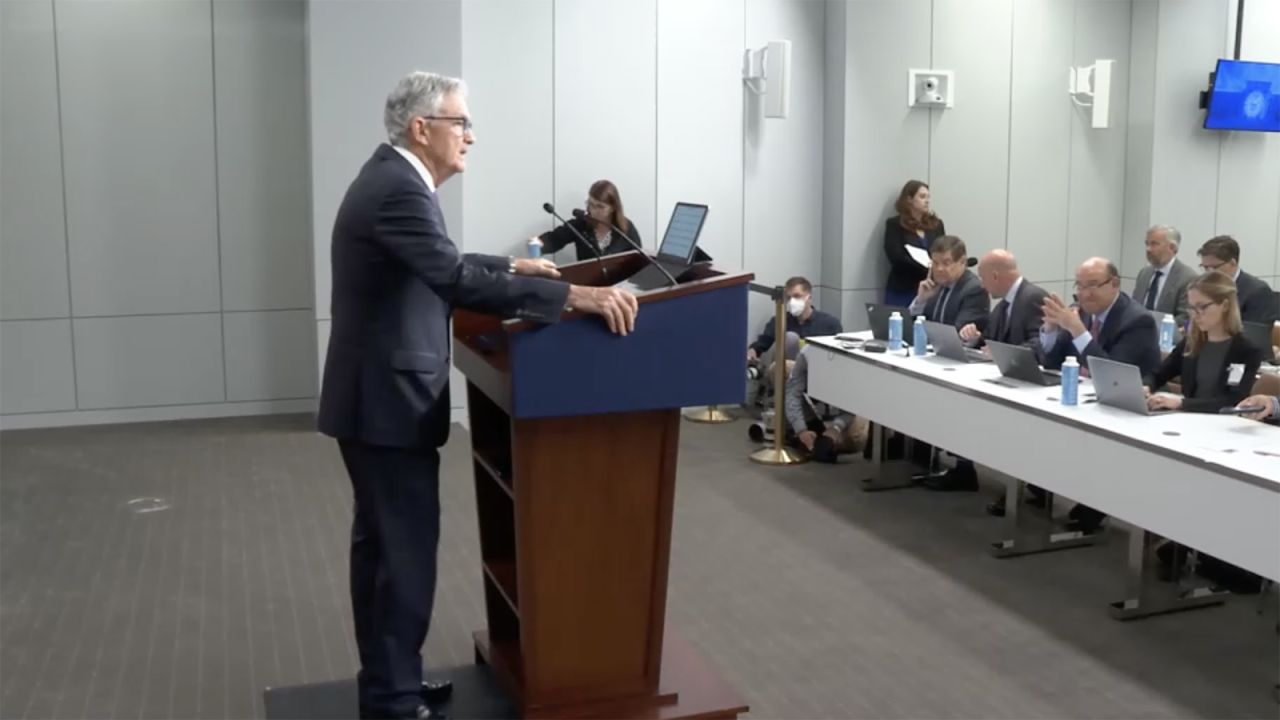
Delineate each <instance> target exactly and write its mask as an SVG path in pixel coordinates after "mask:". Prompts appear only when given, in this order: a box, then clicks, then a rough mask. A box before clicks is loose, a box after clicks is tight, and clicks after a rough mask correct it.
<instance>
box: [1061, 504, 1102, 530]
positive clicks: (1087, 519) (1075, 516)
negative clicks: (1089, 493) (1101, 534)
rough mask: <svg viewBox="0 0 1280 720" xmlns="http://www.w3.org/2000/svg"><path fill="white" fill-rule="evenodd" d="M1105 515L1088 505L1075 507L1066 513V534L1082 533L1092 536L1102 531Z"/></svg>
mask: <svg viewBox="0 0 1280 720" xmlns="http://www.w3.org/2000/svg"><path fill="white" fill-rule="evenodd" d="M1106 517H1107V516H1106V515H1105V514H1103V513H1101V512H1099V511H1097V510H1094V509H1093V508H1091V507H1089V506H1088V505H1076V506H1075V507H1073V508H1071V512H1069V513H1067V523H1066V525H1065V527H1066V529H1067V531H1068V532H1082V533H1084V534H1086V535H1092V534H1094V533H1096V532H1098V531H1099V530H1101V529H1102V521H1103V520H1105V519H1106Z"/></svg>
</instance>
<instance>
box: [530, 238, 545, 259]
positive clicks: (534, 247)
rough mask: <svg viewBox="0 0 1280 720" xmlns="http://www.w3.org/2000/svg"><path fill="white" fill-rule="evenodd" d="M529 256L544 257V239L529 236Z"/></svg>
mask: <svg viewBox="0 0 1280 720" xmlns="http://www.w3.org/2000/svg"><path fill="white" fill-rule="evenodd" d="M529 257H531V258H539V257H542V241H541V240H539V239H538V238H529Z"/></svg>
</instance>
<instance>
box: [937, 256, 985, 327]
mask: <svg viewBox="0 0 1280 720" xmlns="http://www.w3.org/2000/svg"><path fill="white" fill-rule="evenodd" d="M942 295H943V290H941V289H940V290H938V292H936V293H934V295H933V297H931V298H929V302H927V303H925V304H924V312H923V313H921V314H922V315H924V319H925V320H933V319H934V313H935V312H936V311H937V309H938V303H940V302H942ZM990 311H991V297H990V296H989V295H987V291H986V290H983V289H982V281H981V280H979V279H978V276H977V275H974V274H973V273H971V272H969V271H968V270H965V271H964V274H963V275H961V276H960V279H959V280H956V282H955V284H954V285H952V286H951V296H950V297H948V298H947V306H946V307H945V308H943V309H942V319H941V320H939V321H938V322H942V323H946V324H948V325H955V326H956V329H957V330H959V329H960V328H962V327H964V326H965V325H968V324H969V323H974V324H975V325H976V324H978V323H982V322H984V321H985V319H986V317H987V313H988V312H990Z"/></svg>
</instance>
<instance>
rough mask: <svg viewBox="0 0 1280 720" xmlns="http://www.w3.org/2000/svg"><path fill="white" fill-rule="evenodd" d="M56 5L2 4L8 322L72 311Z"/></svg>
mask: <svg viewBox="0 0 1280 720" xmlns="http://www.w3.org/2000/svg"><path fill="white" fill-rule="evenodd" d="M55 61H56V58H55V57H54V42H53V3H52V2H50V0H16V1H14V2H3V3H0V157H3V158H4V162H3V163H0V187H3V188H4V191H3V192H0V317H3V318H5V319H18V318H51V317H66V316H67V315H68V314H69V313H70V308H69V304H70V300H69V295H68V293H67V283H68V278H67V229H66V224H65V208H64V206H63V197H62V146H61V139H60V138H59V122H58V82H57V67H56V65H55Z"/></svg>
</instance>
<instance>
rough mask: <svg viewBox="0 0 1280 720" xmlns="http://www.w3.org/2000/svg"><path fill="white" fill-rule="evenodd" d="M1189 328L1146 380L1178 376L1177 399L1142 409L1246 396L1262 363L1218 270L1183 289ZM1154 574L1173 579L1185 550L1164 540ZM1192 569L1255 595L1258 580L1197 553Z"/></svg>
mask: <svg viewBox="0 0 1280 720" xmlns="http://www.w3.org/2000/svg"><path fill="white" fill-rule="evenodd" d="M1187 308H1188V310H1189V311H1190V313H1191V327H1190V331H1189V332H1188V333H1187V336H1186V337H1185V338H1183V339H1182V341H1181V342H1179V343H1178V345H1177V346H1176V347H1174V349H1173V351H1172V352H1170V353H1169V355H1168V357H1166V358H1165V359H1164V364H1163V365H1161V366H1160V369H1159V370H1157V371H1156V373H1155V375H1153V376H1152V382H1151V388H1152V389H1155V388H1159V387H1160V386H1162V385H1164V384H1165V383H1167V382H1168V381H1170V380H1172V379H1174V378H1177V377H1181V378H1182V392H1183V397H1180V398H1179V397H1175V396H1171V395H1151V396H1149V397H1148V398H1147V405H1148V406H1149V407H1152V408H1171V409H1174V410H1186V411H1187V412H1205V413H1216V412H1218V411H1219V410H1220V409H1222V408H1224V407H1232V406H1234V405H1236V404H1237V403H1239V402H1240V401H1242V400H1244V399H1245V398H1246V397H1248V396H1249V391H1250V390H1252V389H1253V383H1254V380H1255V378H1256V377H1257V374H1258V366H1259V365H1261V364H1262V351H1261V350H1259V349H1258V348H1256V347H1254V346H1253V344H1252V343H1250V342H1249V341H1248V339H1246V338H1245V336H1244V335H1243V334H1241V332H1242V328H1243V325H1242V324H1241V321H1240V305H1239V303H1238V302H1237V300H1236V284H1235V282H1233V281H1232V280H1231V278H1230V277H1228V276H1227V275H1224V274H1223V273H1220V272H1216V271H1215V272H1208V273H1205V274H1204V275H1201V276H1200V277H1198V278H1196V279H1195V280H1193V281H1192V282H1191V284H1190V285H1188V286H1187ZM1156 557H1157V558H1158V559H1159V563H1160V565H1159V576H1160V578H1161V579H1163V580H1166V581H1172V580H1173V579H1175V578H1176V577H1177V576H1178V575H1179V574H1180V572H1181V570H1182V569H1183V567H1184V566H1185V565H1186V564H1187V549H1186V548H1185V547H1182V546H1179V545H1177V544H1175V543H1172V542H1168V543H1165V544H1164V545H1162V546H1160V547H1158V548H1157V549H1156ZM1196 571H1197V572H1198V573H1199V575H1201V576H1202V577H1205V578H1207V579H1209V580H1210V581H1212V582H1213V583H1214V585H1215V587H1219V588H1223V589H1227V590H1230V591H1232V592H1235V593H1251V592H1257V591H1258V589H1259V588H1260V587H1261V578H1259V577H1258V576H1257V575H1254V574H1253V573H1251V572H1248V571H1247V570H1243V569H1241V568H1238V567H1236V566H1234V565H1231V564H1230V563H1226V562H1223V561H1222V560H1219V559H1218V558H1215V557H1212V556H1210V555H1206V554H1204V553H1201V554H1200V556H1199V558H1198V563H1197V567H1196Z"/></svg>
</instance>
